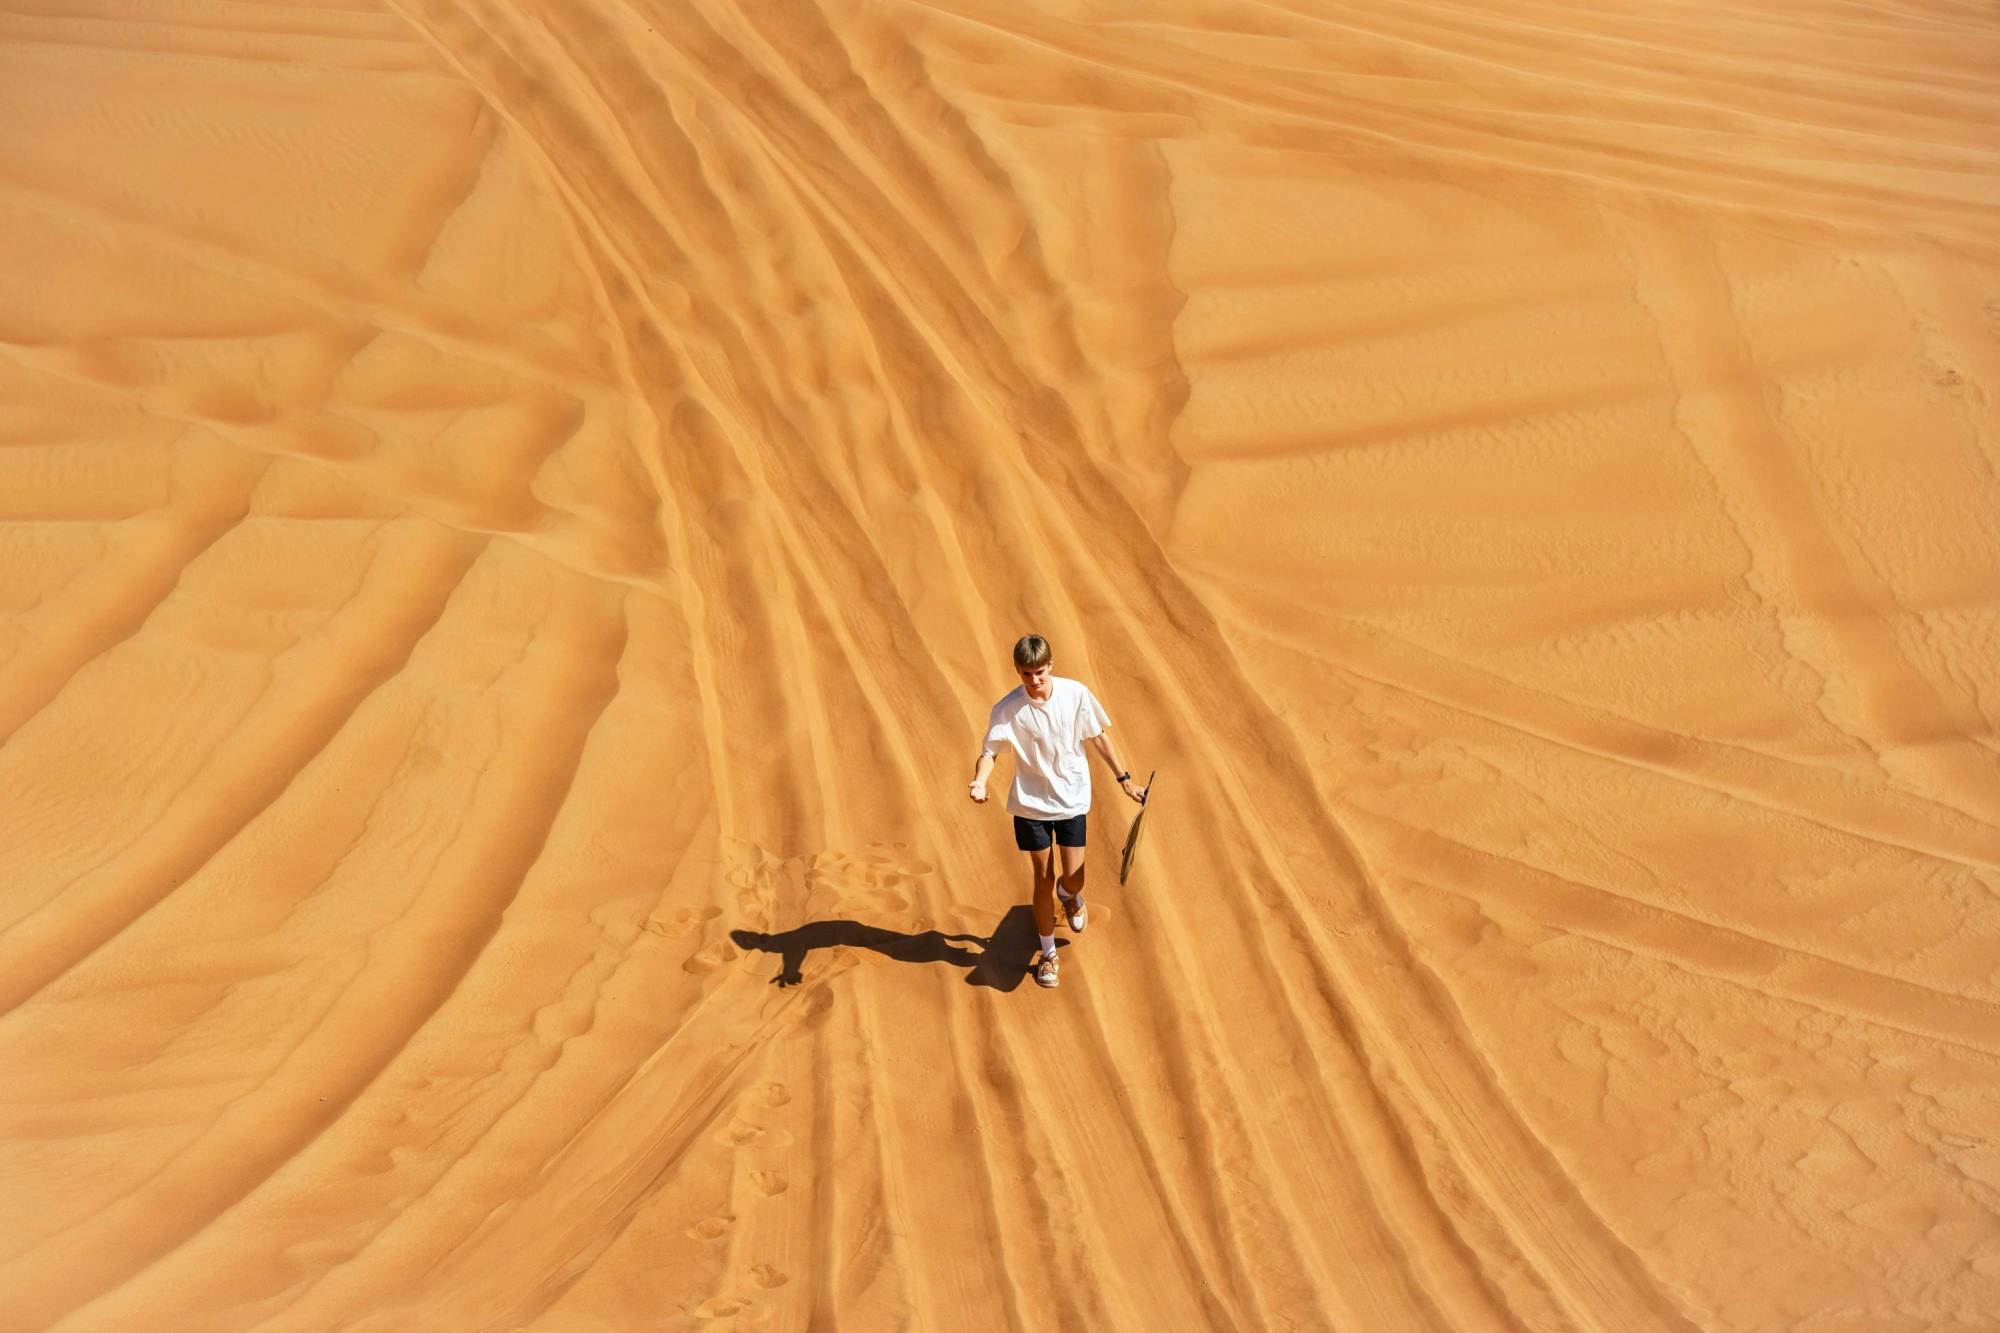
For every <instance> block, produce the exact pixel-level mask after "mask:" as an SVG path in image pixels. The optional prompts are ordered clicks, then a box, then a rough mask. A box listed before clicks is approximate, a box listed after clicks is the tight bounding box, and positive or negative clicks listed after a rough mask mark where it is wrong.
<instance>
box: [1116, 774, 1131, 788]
mask: <svg viewBox="0 0 2000 1333" xmlns="http://www.w3.org/2000/svg"><path fill="white" fill-rule="evenodd" d="M1131 780H1132V775H1131V774H1130V773H1120V774H1119V775H1118V785H1119V786H1121V787H1122V786H1124V785H1125V784H1126V783H1128V782H1130V781H1131Z"/></svg>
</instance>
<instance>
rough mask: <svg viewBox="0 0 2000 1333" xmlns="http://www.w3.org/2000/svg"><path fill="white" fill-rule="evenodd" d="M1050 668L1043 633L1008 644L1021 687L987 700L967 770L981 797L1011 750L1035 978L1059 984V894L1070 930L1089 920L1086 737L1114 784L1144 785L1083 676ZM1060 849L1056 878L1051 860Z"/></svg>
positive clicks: (1125, 787)
mask: <svg viewBox="0 0 2000 1333" xmlns="http://www.w3.org/2000/svg"><path fill="white" fill-rule="evenodd" d="M1053 668H1054V662H1053V659H1052V655H1051V654H1050V652H1049V641H1048V640H1047V639H1044V638H1043V637H1042V636H1041V635H1039V634H1030V635H1028V636H1026V637H1025V638H1023V639H1021V640H1020V642H1018V643H1016V644H1015V645H1014V670H1015V673H1016V674H1018V675H1019V676H1020V677H1021V687H1020V688H1019V689H1017V690H1014V691H1013V692H1012V693H1010V694H1009V695H1008V696H1007V697H1006V698H1004V699H1002V700H1001V701H1000V702H999V703H997V704H994V705H993V711H992V713H990V714H989V715H988V716H987V719H986V744H985V747H984V748H983V749H982V750H981V751H980V754H979V764H978V767H977V768H976V769H975V770H974V771H973V774H972V799H973V800H974V801H977V802H980V803H982V804H983V803H984V802H985V800H986V779H987V777H988V776H989V775H991V774H992V772H993V762H994V757H995V756H996V755H998V754H999V752H1000V751H1001V750H1002V749H1009V750H1012V751H1013V752H1014V784H1013V786H1011V787H1009V788H1008V789H1007V809H1008V811H1009V812H1010V813H1012V814H1013V816H1014V845H1015V846H1016V847H1019V848H1020V849H1021V850H1022V851H1024V852H1026V853H1027V854H1028V865H1029V868H1030V870H1031V871H1032V873H1033V875H1034V882H1035V933H1036V934H1037V935H1039V936H1040V937H1041V949H1040V951H1039V952H1038V953H1037V954H1036V955H1035V961H1034V963H1033V964H1032V966H1033V968H1034V973H1035V982H1036V984H1037V985H1042V986H1053V985H1055V984H1056V939H1055V932H1056V899H1057V898H1058V897H1060V898H1061V899H1062V909H1063V916H1064V917H1065V918H1066V919H1067V920H1068V922H1069V928H1070V930H1071V931H1072V932H1075V933H1078V934H1081V933H1082V931H1083V928H1084V926H1085V925H1086V924H1087V923H1088V921H1089V919H1090V914H1089V912H1088V911H1087V910H1086V909H1085V908H1084V905H1083V843H1084V816H1085V815H1086V814H1087V813H1088V812H1089V810H1090V763H1089V761H1088V760H1087V759H1085V758H1084V754H1083V746H1084V742H1085V741H1088V742H1090V746H1091V748H1092V749H1094V750H1096V751H1097V753H1098V755H1099V756H1100V757H1101V758H1102V759H1103V760H1104V762H1105V763H1106V764H1108V765H1110V766H1111V771H1112V772H1113V773H1115V774H1117V777H1118V786H1119V789H1120V790H1122V791H1123V792H1124V793H1125V794H1126V795H1127V796H1129V797H1131V798H1132V799H1133V800H1134V801H1138V802H1141V803H1142V804H1143V803H1144V801H1145V799H1146V789H1145V788H1144V787H1134V786H1133V785H1132V775H1131V774H1130V773H1129V772H1127V771H1126V769H1125V765H1123V764H1121V763H1119V762H1118V752H1117V751H1116V750H1115V749H1113V748H1112V745H1111V738H1110V737H1109V736H1108V735H1106V734H1105V729H1106V728H1108V727H1109V726H1110V725H1111V719H1110V718H1109V717H1107V716H1105V713H1104V705H1102V704H1100V703H1098V702H1097V696H1096V695H1094V694H1092V693H1091V692H1090V690H1089V688H1088V687H1086V686H1085V685H1084V684H1083V683H1082V682H1081V681H1075V680H1070V679H1067V678H1066V677H1063V676H1058V675H1055V674H1054V669H1053ZM1052 842H1053V843H1054V844H1055V848H1054V851H1053V853H1052V852H1051V850H1050V846H1049V844H1050V843H1052ZM1058 856H1059V857H1060V858H1061V860H1062V876H1061V878H1060V879H1058V878H1057V876H1056V873H1055V866H1054V864H1053V858H1054V857H1058Z"/></svg>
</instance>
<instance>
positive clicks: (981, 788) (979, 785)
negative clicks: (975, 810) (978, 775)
mask: <svg viewBox="0 0 2000 1333" xmlns="http://www.w3.org/2000/svg"><path fill="white" fill-rule="evenodd" d="M968 790H969V791H970V792H971V793H972V800H973V803H974V804H976V805H984V804H986V784H985V783H983V782H975V783H973V784H972V785H971V787H970V788H968Z"/></svg>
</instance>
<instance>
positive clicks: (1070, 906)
mask: <svg viewBox="0 0 2000 1333" xmlns="http://www.w3.org/2000/svg"><path fill="white" fill-rule="evenodd" d="M1056 903H1057V904H1058V905H1059V906H1060V907H1061V908H1062V914H1063V920H1065V921H1067V922H1069V929H1070V934H1072V935H1081V934H1082V933H1083V928H1084V927H1085V926H1087V925H1089V924H1090V909H1089V908H1088V907H1085V906H1084V905H1083V895H1081V894H1078V895H1077V896H1076V897H1074V898H1065V897H1063V896H1062V894H1060V893H1058V894H1057V895H1056Z"/></svg>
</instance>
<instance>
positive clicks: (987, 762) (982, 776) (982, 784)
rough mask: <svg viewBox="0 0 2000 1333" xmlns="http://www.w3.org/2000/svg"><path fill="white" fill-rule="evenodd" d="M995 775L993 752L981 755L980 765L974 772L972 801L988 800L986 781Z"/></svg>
mask: <svg viewBox="0 0 2000 1333" xmlns="http://www.w3.org/2000/svg"><path fill="white" fill-rule="evenodd" d="M992 773H993V751H991V750H985V751H982V752H981V753H980V755H979V765H978V767H976V768H974V769H973V770H972V787H971V792H972V799H973V800H975V801H979V802H982V803H983V802H984V801H985V800H986V779H987V778H988V777H990V776H991V775H992Z"/></svg>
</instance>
